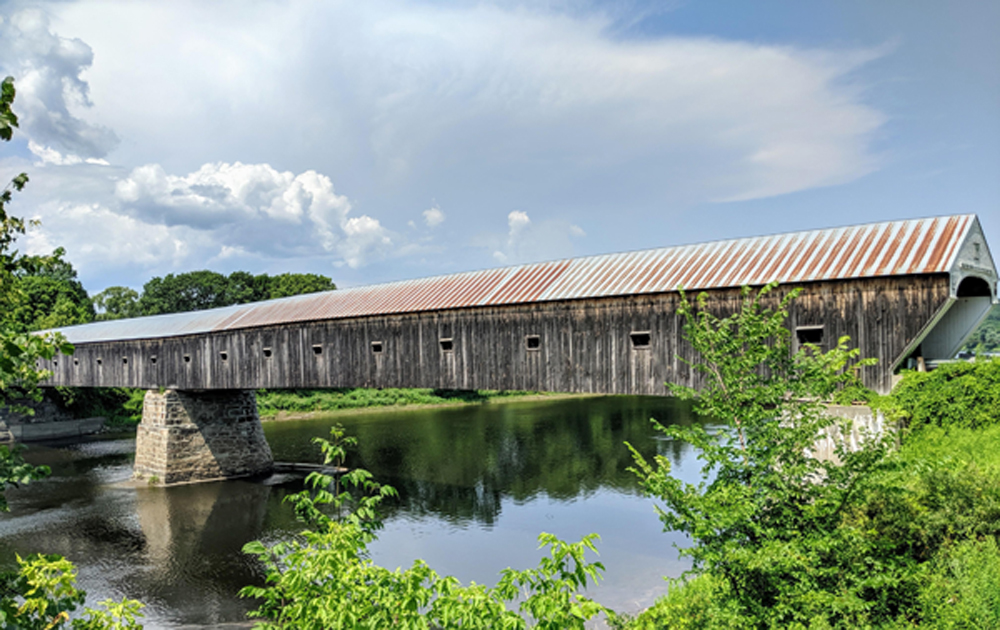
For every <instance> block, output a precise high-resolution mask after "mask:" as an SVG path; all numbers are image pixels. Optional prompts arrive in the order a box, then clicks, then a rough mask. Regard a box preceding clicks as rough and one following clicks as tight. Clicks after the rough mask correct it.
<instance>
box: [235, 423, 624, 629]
mask: <svg viewBox="0 0 1000 630" xmlns="http://www.w3.org/2000/svg"><path fill="white" fill-rule="evenodd" d="M331 437H332V439H331V440H329V441H328V440H324V439H321V438H317V439H316V440H315V441H316V442H317V443H318V444H319V445H320V448H321V449H322V451H323V454H324V460H325V461H326V463H327V464H330V465H334V466H339V465H340V464H342V463H343V462H344V458H345V456H346V449H347V447H349V446H352V445H353V439H352V438H347V437H345V436H344V434H343V429H342V428H340V427H334V428H333V429H332V430H331ZM307 481H308V483H309V485H310V486H311V487H312V492H310V491H305V492H302V493H300V494H298V495H293V496H291V497H289V499H290V500H291V502H292V503H293V505H294V506H295V509H296V513H297V514H298V515H299V517H300V518H302V519H303V520H305V521H306V522H308V523H310V526H311V528H310V529H308V530H306V531H304V532H302V534H301V536H300V537H298V538H296V539H292V540H288V541H284V542H279V543H276V544H274V545H270V546H268V545H265V544H263V543H261V542H251V543H248V544H247V545H246V546H245V547H244V549H243V550H244V552H246V553H248V554H252V555H254V556H256V557H257V558H258V560H259V561H260V562H261V563H262V564H263V565H264V566H265V567H266V568H267V584H266V585H265V586H263V587H253V586H248V587H246V588H244V589H243V590H242V591H241V594H242V595H243V596H245V597H254V598H257V599H258V600H259V601H260V605H259V607H258V609H257V610H256V611H254V612H253V613H251V615H252V616H255V617H257V618H259V619H261V622H260V623H259V624H258V625H257V626H256V627H257V628H296V629H312V628H315V629H316V630H320V629H322V630H335V629H348V628H350V629H354V628H358V629H360V628H370V629H375V628H389V627H392V628H401V629H426V630H430V629H432V628H434V629H441V630H448V629H462V630H475V629H483V630H486V629H495V628H504V629H510V630H514V629H522V628H528V627H534V628H539V629H544V630H572V629H574V628H576V629H581V630H582V628H583V627H584V623H585V622H586V621H587V620H588V619H591V618H593V617H596V616H597V615H599V614H600V613H602V612H608V611H606V609H605V608H604V607H602V606H601V605H600V604H598V603H596V602H594V601H592V600H590V599H588V598H586V597H584V596H582V595H580V594H579V591H580V590H581V589H583V588H586V586H587V585H588V584H589V583H591V582H594V581H596V580H597V578H598V576H599V573H600V572H601V571H603V566H601V564H600V563H596V562H594V563H591V562H588V561H587V559H586V558H585V554H586V553H587V552H588V551H590V552H594V551H596V549H595V547H594V540H595V539H596V536H595V535H590V536H587V537H585V538H584V539H583V540H581V541H580V542H578V543H572V544H570V543H565V542H562V541H560V540H558V539H557V538H556V537H555V536H552V535H551V534H544V533H543V534H541V535H540V536H539V543H540V544H541V545H542V547H544V548H546V549H548V555H547V557H543V558H542V560H541V561H540V563H539V566H538V568H536V569H527V570H524V571H517V570H514V569H506V570H504V571H503V572H502V575H501V578H500V581H499V583H498V584H497V585H496V586H494V587H492V588H491V587H486V586H484V585H481V584H476V583H472V584H470V585H468V586H463V585H461V584H460V583H459V581H458V580H457V579H455V578H454V577H446V576H441V575H439V574H437V573H436V572H435V571H434V570H432V569H431V568H430V567H429V566H427V564H426V563H424V562H423V561H421V560H417V561H415V562H414V563H413V565H412V566H411V567H410V568H408V569H406V570H402V569H396V570H395V571H391V570H389V569H385V568H383V567H380V566H378V565H376V564H374V563H373V562H372V561H371V559H370V557H369V555H368V545H369V544H371V543H372V542H373V541H374V540H375V538H376V535H377V532H378V530H379V529H380V528H381V526H382V522H381V520H380V517H379V513H378V507H379V504H380V503H381V502H382V501H383V500H384V499H386V498H389V497H394V496H395V491H394V490H393V489H392V488H389V487H388V486H382V485H379V484H378V483H376V482H375V481H374V480H373V479H372V478H371V475H370V474H369V473H367V472H366V471H364V470H360V469H355V470H353V471H351V472H349V473H347V474H345V475H344V476H343V477H342V478H340V479H338V478H336V477H331V476H328V475H324V474H320V473H312V474H311V475H310V476H309V477H308V479H307ZM515 603H517V609H516V610H515V609H513V606H514V604H515Z"/></svg>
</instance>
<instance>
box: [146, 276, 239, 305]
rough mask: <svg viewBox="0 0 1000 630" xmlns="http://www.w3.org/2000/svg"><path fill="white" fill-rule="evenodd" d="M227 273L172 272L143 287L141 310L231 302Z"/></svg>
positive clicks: (154, 279)
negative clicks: (228, 292)
mask: <svg viewBox="0 0 1000 630" xmlns="http://www.w3.org/2000/svg"><path fill="white" fill-rule="evenodd" d="M227 285H228V282H227V280H226V276H224V275H222V274H221V273H217V272H215V271H208V270H207V269H206V270H203V271H191V272H188V273H179V274H177V275H176V276H175V275H174V274H172V273H168V274H167V275H166V276H164V277H162V278H153V279H152V280H150V281H149V282H147V283H146V284H145V285H143V287H142V297H140V298H139V311H140V312H141V313H142V314H143V315H160V314H162V313H185V312H188V311H200V310H204V309H208V308H219V307H220V306H229V304H230V303H229V301H228V299H227V298H228V296H227V292H226V289H227Z"/></svg>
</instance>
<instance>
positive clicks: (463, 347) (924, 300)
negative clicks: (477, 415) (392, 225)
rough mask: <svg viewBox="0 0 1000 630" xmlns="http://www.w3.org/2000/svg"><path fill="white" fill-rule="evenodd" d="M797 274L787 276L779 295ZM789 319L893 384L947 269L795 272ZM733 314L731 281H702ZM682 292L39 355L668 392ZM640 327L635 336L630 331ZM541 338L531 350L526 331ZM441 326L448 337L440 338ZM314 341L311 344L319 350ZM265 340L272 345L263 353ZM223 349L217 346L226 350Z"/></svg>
mask: <svg viewBox="0 0 1000 630" xmlns="http://www.w3.org/2000/svg"><path fill="white" fill-rule="evenodd" d="M791 288H792V287H791V286H790V285H789V286H784V287H781V288H780V289H779V290H778V291H776V292H774V294H772V295H773V297H772V299H773V300H774V301H777V300H778V299H780V297H781V296H782V295H784V294H785V293H786V292H787V291H789V290H791ZM801 288H802V289H803V293H802V294H801V296H800V297H799V298H798V299H797V300H796V301H795V302H794V303H793V306H792V309H791V312H790V318H789V328H790V329H791V330H793V331H794V330H795V328H796V327H799V326H823V328H824V332H823V337H824V345H825V346H826V347H829V346H830V345H831V344H832V343H835V342H836V340H837V339H838V338H839V337H841V336H844V335H847V336H850V337H851V340H852V345H855V346H857V347H860V348H861V350H862V355H863V356H866V357H875V358H877V359H878V360H879V364H878V366H876V367H873V368H868V369H867V370H866V371H865V373H864V374H863V379H864V381H865V383H866V384H867V385H868V386H869V387H872V388H874V389H876V390H879V391H888V389H889V388H890V387H891V384H892V373H891V367H892V363H893V361H894V360H895V359H896V358H897V357H898V356H899V354H900V353H901V352H902V351H903V350H904V349H905V347H906V345H907V344H908V343H909V342H910V341H911V340H912V339H914V338H915V337H916V336H917V334H918V333H919V331H920V330H921V329H922V328H923V327H924V326H925V325H926V324H927V323H928V322H929V321H930V320H931V319H932V318H933V316H934V314H935V313H936V312H937V311H938V309H940V308H941V307H942V305H943V304H944V303H945V302H946V300H947V298H948V276H947V275H946V274H940V275H926V276H909V277H891V278H877V279H863V280H849V281H832V282H816V283H808V284H805V285H802V286H801ZM709 295H710V300H709V305H710V306H709V307H710V308H711V309H712V311H713V312H715V313H716V314H718V315H727V314H729V313H731V312H733V310H734V309H735V308H737V307H738V306H739V304H740V301H739V291H738V290H735V289H725V290H715V291H710V292H709ZM679 299H680V297H679V295H678V294H676V293H665V294H657V295H641V296H626V297H612V298H600V299H581V300H570V301H563V302H543V303H532V304H519V305H512V306H497V307H481V308H466V309H455V310H447V311H436V312H429V313H417V314H406V315H390V316H375V317H364V318H355V319H341V320H329V321H319V322H312V323H306V324H295V325H287V326H269V327H261V328H251V329H244V330H235V331H230V332H225V333H213V334H209V335H198V336H189V337H171V338H164V339H153V340H140V341H123V342H111V343H91V344H80V345H78V346H77V349H76V353H75V354H74V355H73V356H71V357H58V359H57V360H56V361H55V362H47V363H46V365H45V367H48V368H50V369H52V370H53V371H54V373H55V375H54V376H53V378H52V379H50V380H49V381H48V382H47V383H46V384H47V385H73V386H81V387H94V386H100V387H109V386H121V387H147V388H148V387H170V388H176V389H188V390H193V389H251V388H297V387H302V388H336V387H432V388H449V389H451V388H456V389H499V390H540V391H556V392H581V393H584V392H592V393H609V394H665V393H666V387H665V386H664V382H665V381H670V382H674V383H679V384H685V385H695V386H696V385H697V382H696V381H695V380H694V374H693V373H692V371H691V370H690V369H689V368H688V366H687V365H685V363H684V362H683V361H681V360H680V359H679V357H683V358H685V359H688V360H694V358H695V357H693V356H692V350H691V348H690V347H689V346H688V344H687V343H686V342H685V341H684V340H683V336H682V325H683V322H682V321H681V320H680V318H679V317H678V316H677V312H676V311H677V304H678V301H679ZM633 332H648V333H649V335H650V337H649V342H650V343H649V346H648V347H647V348H635V347H633V344H632V342H631V339H630V333H633ZM529 335H537V336H538V337H539V347H538V348H537V349H529V348H528V347H527V343H526V338H527V337H528V336H529ZM441 339H451V340H452V349H451V350H450V351H444V350H442V348H441V344H440V340H441ZM373 342H381V344H382V346H381V347H382V352H381V353H375V352H373V348H372V343H373ZM314 348H318V349H319V351H318V352H316V351H314ZM265 349H269V353H270V356H265V354H266V353H265ZM223 353H225V358H223Z"/></svg>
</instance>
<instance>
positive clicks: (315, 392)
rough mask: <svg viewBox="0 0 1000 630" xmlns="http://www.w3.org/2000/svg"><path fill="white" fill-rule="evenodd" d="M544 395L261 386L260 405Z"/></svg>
mask: <svg viewBox="0 0 1000 630" xmlns="http://www.w3.org/2000/svg"><path fill="white" fill-rule="evenodd" d="M531 395H540V394H539V393H538V392H523V391H493V390H485V389H479V390H456V389H399V388H386V389H366V388H360V387H357V388H345V389H281V390H264V389H262V390H258V392H257V408H258V410H259V412H260V415H261V416H262V417H273V416H275V415H277V414H278V413H279V412H290V413H311V412H317V411H339V410H342V409H363V408H366V407H402V406H409V405H458V404H482V403H487V402H491V401H496V400H505V399H512V398H522V397H524V396H531Z"/></svg>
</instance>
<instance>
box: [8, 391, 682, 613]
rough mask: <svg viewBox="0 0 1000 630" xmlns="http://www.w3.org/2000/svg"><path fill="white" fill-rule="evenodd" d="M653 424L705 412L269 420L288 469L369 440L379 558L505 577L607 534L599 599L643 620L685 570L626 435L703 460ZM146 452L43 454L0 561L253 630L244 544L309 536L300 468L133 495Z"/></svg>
mask: <svg viewBox="0 0 1000 630" xmlns="http://www.w3.org/2000/svg"><path fill="white" fill-rule="evenodd" d="M650 418H656V419H657V420H659V421H660V422H663V423H671V422H672V423H690V422H693V421H695V420H694V419H693V415H692V413H691V411H690V408H689V407H687V406H685V405H684V404H683V403H680V402H678V401H675V400H672V399H667V398H655V397H635V396H607V397H588V398H554V399H551V400H545V399H540V400H531V401H521V402H505V403H494V404H486V405H472V406H460V407H436V408H419V407H412V408H405V409H387V410H378V411H367V412H365V413H347V414H338V415H330V416H323V417H314V418H310V419H308V420H286V421H281V422H266V423H265V424H264V430H265V433H266V435H267V439H268V442H269V443H270V444H271V446H272V449H273V451H274V455H275V459H276V460H278V461H299V462H308V461H319V460H320V456H319V452H318V449H317V448H316V447H315V446H314V445H312V444H311V438H312V437H315V436H326V435H328V433H329V428H330V427H331V426H332V425H334V424H336V423H340V424H343V425H344V427H345V428H346V430H347V433H348V434H350V435H353V436H356V437H357V438H358V441H359V445H358V448H357V450H356V451H355V452H353V453H352V454H351V456H350V458H349V461H348V465H350V466H361V467H364V468H367V469H368V470H370V471H371V472H372V473H374V475H375V477H376V478H377V479H378V480H379V481H381V482H383V483H387V484H390V485H392V486H394V487H396V488H397V490H398V491H399V495H400V496H399V500H398V501H396V502H393V503H392V504H390V505H387V506H386V509H385V510H384V513H385V517H386V518H385V521H386V527H385V529H384V530H383V531H382V532H381V534H380V537H379V540H378V541H376V543H375V544H374V545H373V546H372V556H373V559H374V560H375V561H376V562H379V563H380V564H383V565H385V566H389V567H392V568H395V567H397V566H409V565H410V563H412V562H413V560H414V559H416V558H423V559H424V560H426V561H427V562H428V563H429V564H430V566H431V567H432V568H434V569H435V570H436V571H437V572H438V573H441V574H451V575H454V576H456V577H458V578H459V579H460V580H462V581H463V582H468V581H469V580H475V581H477V582H480V583H494V582H495V581H496V579H497V576H498V573H499V571H500V570H501V569H503V568H505V567H507V566H513V567H517V568H526V567H529V566H534V565H535V564H537V561H538V559H539V557H540V552H539V550H538V549H537V543H536V538H537V536H538V534H539V532H542V531H546V532H551V533H554V534H556V535H558V536H560V537H561V538H563V539H567V540H578V539H579V538H580V537H582V536H584V535H585V534H588V533H591V532H597V533H598V534H600V536H601V540H600V541H599V542H598V549H599V551H600V557H599V558H597V559H599V560H600V561H601V562H602V563H603V564H604V565H605V567H606V571H605V573H604V579H603V580H602V582H601V583H600V584H599V585H598V586H596V587H593V588H591V589H590V590H589V591H588V594H589V595H590V596H592V597H593V598H595V599H597V600H598V601H600V602H601V603H602V604H605V605H607V606H610V607H611V608H614V609H615V610H618V611H623V612H635V611H638V610H640V609H641V608H643V607H645V606H648V605H649V604H650V603H652V601H653V600H654V599H655V598H656V597H657V596H658V595H661V594H663V593H664V592H665V591H666V584H665V582H664V580H663V577H664V576H672V577H674V576H678V575H680V573H682V572H683V571H684V570H685V569H686V568H687V566H688V564H687V562H686V561H684V560H683V559H679V558H678V554H677V550H676V549H675V547H674V544H675V543H679V544H683V543H684V539H683V537H681V536H679V535H677V534H676V533H664V532H663V531H662V529H663V528H662V525H661V523H660V522H659V520H658V519H657V517H656V514H655V512H654V507H653V506H654V504H653V502H652V501H651V500H650V499H648V498H645V497H643V496H642V495H641V493H640V491H639V488H638V484H637V481H636V479H635V476H634V475H633V474H632V473H631V472H629V471H628V470H627V469H628V467H629V466H630V465H631V456H630V453H629V451H628V449H627V448H626V447H625V445H624V443H625V442H626V441H628V442H629V443H631V444H632V445H633V446H635V447H636V448H637V449H638V450H639V451H640V452H641V453H643V454H644V455H646V456H647V457H651V456H652V455H654V454H663V455H665V456H667V457H668V458H669V459H670V461H671V462H672V465H673V467H674V472H675V474H678V475H680V476H681V477H682V478H685V479H687V480H689V481H693V480H695V479H696V478H697V473H698V464H699V462H698V461H697V459H696V457H695V453H693V452H692V451H691V449H690V447H688V445H686V444H684V443H680V442H675V441H671V440H668V439H666V438H664V437H663V436H662V435H660V434H658V433H657V432H656V431H654V430H653V427H652V425H651V423H650V422H649V419H650ZM134 452H135V440H134V438H132V437H127V436H125V437H122V436H119V437H114V436H104V437H101V438H94V439H91V440H87V441H84V442H81V443H75V444H59V443H51V444H46V445H33V446H31V447H30V448H29V450H28V451H26V453H25V455H26V458H27V459H28V460H29V461H31V462H32V463H34V464H47V465H48V466H50V467H51V468H52V472H53V474H52V476H51V477H49V478H47V479H45V480H42V481H39V482H35V483H32V484H30V485H29V486H26V487H24V488H21V489H16V490H10V491H8V493H7V495H8V498H9V500H10V506H11V511H10V513H9V514H4V515H0V565H2V566H3V567H5V568H9V567H10V566H11V565H12V564H13V561H14V560H13V559H14V554H15V553H17V554H20V555H21V556H25V555H28V554H30V553H34V552H42V553H58V554H61V555H64V556H66V557H68V558H69V559H70V560H72V561H73V562H74V563H75V564H76V566H77V567H78V569H79V584H80V586H81V587H82V588H84V589H85V590H86V591H87V593H88V601H89V602H91V603H93V602H97V601H100V600H102V599H105V598H107V597H113V598H121V597H122V596H127V597H130V598H134V599H139V600H141V601H143V602H145V603H146V604H147V608H146V609H145V611H144V612H145V613H146V618H145V620H144V621H145V623H146V627H147V628H170V629H175V630H176V629H180V628H188V627H206V626H208V627H218V626H220V625H225V624H234V626H233V627H240V626H243V625H245V613H246V611H247V610H249V609H250V608H252V607H253V604H252V602H249V601H246V600H241V599H239V598H238V597H237V595H236V593H237V591H238V590H239V588H240V587H241V586H244V585H246V584H251V583H254V584H260V583H261V579H262V573H261V569H260V567H259V566H257V565H256V563H255V561H254V560H253V559H251V558H248V557H247V556H244V555H243V554H242V553H241V552H240V549H241V547H242V546H243V544H244V543H246V542H247V541H250V540H254V539H259V540H264V541H266V542H274V541H277V540H279V539H281V538H283V537H287V536H289V535H291V534H292V533H294V532H296V531H298V530H300V529H301V528H302V525H301V524H300V523H297V522H296V521H295V519H294V516H293V514H292V510H291V508H290V507H289V506H288V505H287V504H286V503H283V501H282V499H283V498H284V497H285V496H287V495H288V494H289V493H292V492H297V491H299V490H300V489H301V488H302V480H301V478H300V477H297V476H294V475H274V476H272V477H271V478H269V479H265V480H258V481H226V482H217V483H205V484H198V485H191V486H178V487H173V488H151V487H138V488H137V487H133V486H132V485H130V484H129V483H127V482H128V480H129V476H130V474H131V462H132V458H133V456H134ZM241 622H242V623H241ZM237 624H238V625H237Z"/></svg>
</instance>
